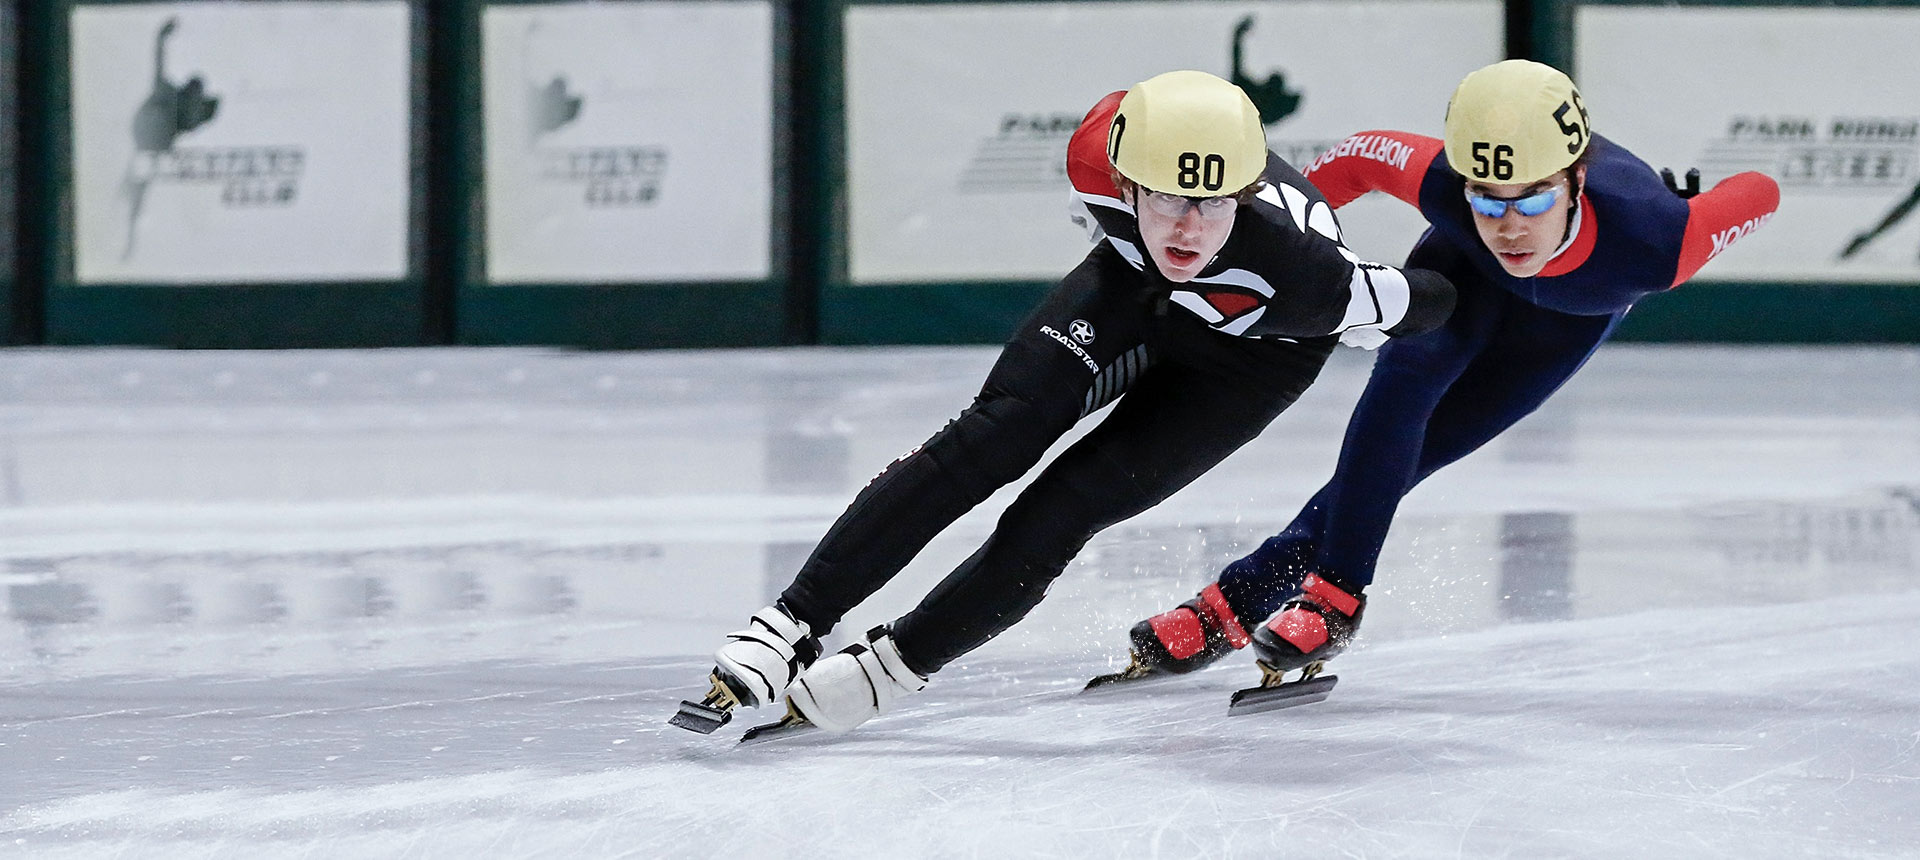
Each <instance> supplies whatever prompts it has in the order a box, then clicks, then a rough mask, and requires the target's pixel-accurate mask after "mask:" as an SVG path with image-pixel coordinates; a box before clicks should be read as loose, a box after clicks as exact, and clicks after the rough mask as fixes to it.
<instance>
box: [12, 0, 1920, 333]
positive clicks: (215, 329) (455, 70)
mask: <svg viewBox="0 0 1920 860" xmlns="http://www.w3.org/2000/svg"><path fill="white" fill-rule="evenodd" d="M200 2H205V3H214V2H218V3H227V4H236V3H238V4H247V3H252V4H272V3H275V2H281V0H200ZM607 2H608V3H610V4H611V3H617V2H620V0H607ZM680 2H682V3H693V4H698V3H702V2H713V3H721V2H732V3H735V4H738V3H742V2H751V0H680ZM1039 2H1041V0H1002V3H1001V4H999V5H1003V6H1008V7H1012V6H1023V5H1033V4H1035V3H1039ZM1141 2H1145V0H1106V2H1105V3H1104V4H1102V3H1100V2H1098V0H1086V2H1085V3H1082V4H1079V5H1087V6H1093V5H1111V6H1114V7H1115V8H1124V7H1129V6H1137V5H1138V4H1139V3H1141ZM151 5H154V4H153V3H152V2H151V0H149V2H146V3H134V2H130V0H47V2H33V3H20V4H4V5H0V80H5V81H8V82H12V83H13V84H14V85H13V86H8V87H4V88H0V126H3V127H0V261H4V265H0V338H4V342H5V343H7V344H11V345H36V344H47V345H108V344H123V345H144V346H158V347H176V348H317V347H388V346H411V345H442V344H465V345H555V346H569V347H579V348H588V349H646V348H698V347H733V346H769V345H783V344H814V343H819V344H965V343H997V342H1000V341H1002V340H1004V339H1005V338H1006V337H1007V336H1008V335H1009V334H1010V333H1011V332H1012V331H1013V329H1014V327H1015V326H1016V325H1017V324H1018V323H1019V321H1020V320H1021V319H1022V318H1023V317H1024V316H1025V314H1026V313H1027V312H1028V311H1029V310H1030V309H1031V308H1032V307H1033V305H1034V304H1035V303H1036V302H1037V301H1038V300H1039V298H1040V297H1041V296H1042V295H1044V294H1045V292H1046V291H1047V290H1048V289H1049V288H1050V287H1051V286H1052V280H1051V279H1050V278H1036V277H1031V276H1027V277H1021V278H1016V279H1008V280H995V279H979V278H967V277H951V276H946V275H941V276H935V277H930V278H925V279H906V278H888V277H881V278H878V279H870V280H868V281H865V282H860V283H856V282H855V280H854V278H853V277H852V275H851V274H850V269H851V264H850V260H851V257H852V251H851V250H850V249H851V247H852V245H853V238H854V237H853V236H852V235H851V229H852V228H851V227H850V226H849V215H848V211H849V201H850V198H851V196H852V192H851V190H850V180H851V177H849V176H848V169H849V168H848V165H849V134H850V132H849V125H848V105H847V99H848V92H847V38H848V34H847V16H848V14H849V12H850V10H854V9H875V8H885V9H888V10H891V11H895V12H898V13H900V14H903V15H910V14H913V13H915V12H916V11H917V10H926V11H930V12H931V11H938V10H946V9H953V8H958V7H965V6H980V5H982V4H979V3H968V2H959V0H920V2H915V3H905V2H896V0H767V5H768V6H769V7H770V9H771V17H772V22H773V30H772V44H771V45H769V46H767V51H768V52H769V53H770V56H771V58H772V60H771V64H770V68H771V73H772V80H771V81H770V92H771V94H772V98H771V100H770V101H771V105H770V109H769V112H770V114H771V116H770V122H771V127H772V135H771V141H770V146H769V148H768V150H767V152H766V154H765V160H764V163H758V164H752V165H743V166H742V168H741V169H743V170H756V171H765V173H766V175H767V176H768V177H769V184H770V186H771V188H770V194H769V195H768V197H767V199H766V201H765V202H764V205H765V206H766V207H767V209H768V211H767V213H766V218H765V222H766V223H767V224H768V228H767V229H768V231H769V234H770V235H769V236H768V237H767V248H768V255H769V261H768V265H767V274H766V276H765V277H764V278H747V279H741V278H734V277H727V278H716V279H713V280H697V279H688V278H684V277H662V278H631V279H624V280H623V279H618V278H614V279H606V278H601V279H596V280H594V281H592V282H584V281H583V282H569V281H565V280H558V279H555V280H537V279H536V280H532V281H529V280H528V279H525V278H521V279H517V280H514V281H511V282H497V281H496V280H495V279H494V278H493V276H492V275H490V269H491V268H492V267H491V265H490V264H491V262H492V261H490V260H489V259H488V248H487V229H488V225H487V217H488V216H487V212H488V207H487V203H488V201H487V199H486V194H487V192H486V189H487V187H488V186H487V176H486V166H485V155H484V148H485V140H486V138H485V123H484V121H483V118H484V113H483V111H484V110H485V104H484V99H483V98H482V90H483V79H482V78H483V75H482V62H481V57H482V53H483V51H482V23H481V22H482V19H483V17H484V16H485V14H486V11H487V10H488V9H489V8H501V7H531V6H541V5H545V4H543V3H542V2H540V0H406V5H407V8H408V10H409V15H410V19H411V26H412V31H411V35H410V59H409V63H410V69H411V74H410V81H409V84H408V93H407V101H408V104H409V105H410V111H411V119H410V123H411V130H410V133H409V136H408V153H407V164H408V165H409V168H408V170H407V175H406V179H405V181H404V184H405V186H406V187H405V189H404V194H405V197H406V218H405V224H404V227H403V229H404V231H405V237H404V244H405V248H406V252H405V265H404V267H403V270H402V271H401V272H399V273H398V274H397V275H396V276H394V277H390V278H381V279H371V280H369V279H364V278H349V279H342V280H323V279H308V280H270V279H257V280H241V281H228V282H218V283H215V282H206V283H180V282H165V283H162V282H157V281H155V282H142V281H138V280H124V281H116V282H113V283H86V284H83V283H80V282H79V279H78V278H77V276H76V271H77V266H76V255H77V252H76V241H77V240H76V233H77V227H76V221H75V218H76V215H75V199H76V192H75V188H74V185H75V176H74V173H75V169H74V162H75V157H76V156H75V141H74V127H75V126H74V117H73V115H72V106H73V103H74V102H73V99H74V93H73V86H74V81H73V77H74V75H73V72H72V70H73V65H72V57H71V51H72V44H71V38H72V34H71V27H70V24H71V21H72V15H73V12H74V10H75V9H76V8H81V7H94V8H99V7H114V6H127V7H139V6H151ZM160 5H172V6H180V7H193V6H194V5H196V4H195V2H194V0H182V2H178V3H172V4H166V3H162V4H160ZM1194 5H1196V6H1199V7H1208V8H1212V7H1219V6H1223V5H1224V6H1235V7H1237V6H1246V7H1248V8H1249V9H1254V10H1255V11H1262V10H1267V9H1271V8H1279V7H1278V6H1277V5H1275V4H1272V3H1268V4H1262V3H1244V4H1232V3H1226V4H1220V3H1211V4H1194ZM1582 6H1615V7H1623V6H1647V7H1650V8H1651V7H1672V8H1692V7H1724V6H1734V7H1743V8H1747V7H1752V8H1771V7H1788V8H1798V7H1808V8H1874V7H1920V0H1909V2H1851V3H1850V2H1786V3H1738V2H1735V3H1728V2H1717V3H1706V2H1679V3H1659V4H1654V3H1629V2H1612V0H1507V2H1505V3H1504V5H1503V7H1502V8H1503V11H1504V19H1503V25H1504V28H1505V33H1504V34H1503V40H1504V41H1503V44H1504V46H1505V52H1506V54H1507V55H1508V56H1520V57H1530V58H1534V59H1539V60H1542V61H1545V62H1549V63H1553V64H1555V65H1560V66H1562V67H1569V66H1571V65H1572V64H1573V57H1574V48H1573V39H1574V35H1573V33H1572V29H1573V27H1574V26H1575V24H1574V21H1575V17H1576V14H1577V11H1578V9H1579V8H1580V7H1582ZM180 62H181V63H183V64H189V65H190V62H191V61H190V60H182V61H180ZM23 70H24V71H23ZM191 71H193V69H191V68H189V67H187V65H176V66H175V68H174V71H173V74H174V75H175V76H176V77H184V76H185V74H187V73H188V72H191ZM1572 71H1573V72H1574V74H1575V76H1576V79H1578V75H1579V71H1578V70H1577V69H1572ZM965 84H966V81H956V82H955V86H956V87H960V86H964V85H965ZM1060 196H1061V198H1062V199H1063V200H1064V198H1065V187H1064V185H1062V187H1061V189H1060ZM496 202H497V201H496ZM633 240H634V241H641V242H644V241H646V240H647V237H644V236H635V237H634V239H633ZM1064 241H1069V242H1071V241H1075V240H1073V239H1072V238H1067V239H1065V240H1064ZM1061 273H1062V274H1064V269H1062V272H1061ZM1708 273H1709V274H1712V269H1711V267H1709V270H1708ZM1617 339H1619V340H1626V341H1652V342H1724V343H1861V342H1920V278H1916V279H1915V280H1914V281H1898V280H1895V281H1878V282H1838V281H1836V282H1809V281H1777V282H1765V281H1738V282H1735V281H1697V282H1694V283H1689V284H1687V285H1685V286H1683V287H1682V288H1681V289H1678V290H1674V291H1672V292H1670V293H1665V294H1660V295H1656V296H1652V297H1649V298H1648V299H1646V300H1644V301H1642V302H1641V303H1640V304H1639V305H1638V306H1636V307H1635V309H1634V310H1633V311H1632V313H1630V314H1629V315H1628V317H1627V319H1626V321H1625V322H1624V323H1623V324H1622V326H1621V328H1620V331H1619V333H1618V335H1617Z"/></svg>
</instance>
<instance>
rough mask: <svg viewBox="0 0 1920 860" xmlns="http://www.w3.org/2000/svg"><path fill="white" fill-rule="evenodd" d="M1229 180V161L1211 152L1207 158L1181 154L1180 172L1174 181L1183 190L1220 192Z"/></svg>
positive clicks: (1187, 153) (1191, 153)
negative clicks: (1221, 187) (1201, 189)
mask: <svg viewBox="0 0 1920 860" xmlns="http://www.w3.org/2000/svg"><path fill="white" fill-rule="evenodd" d="M1226 179H1227V160H1226V159H1225V158H1221V157H1220V154H1219V153H1215V152H1209V153H1207V155H1206V157H1205V158H1202V157H1200V153H1197V152H1183V153H1180V172H1179V173H1178V174H1177V175H1175V176H1174V181H1175V182H1178V183H1180V187H1181V188H1205V189H1206V190H1208V191H1219V190H1220V186H1221V184H1223V183H1225V182H1226Z"/></svg>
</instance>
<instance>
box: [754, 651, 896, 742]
mask: <svg viewBox="0 0 1920 860" xmlns="http://www.w3.org/2000/svg"><path fill="white" fill-rule="evenodd" d="M926 686H927V679H926V678H924V677H921V676H920V674H919V673H917V672H915V671H913V670H912V669H910V668H907V663H906V660H905V659H903V658H902V657H901V656H900V649H899V647H898V646H896V645H894V644H893V634H892V633H891V632H890V631H888V629H887V628H886V627H884V626H881V627H875V628H873V629H872V630H869V631H867V635H866V637H865V641H863V642H856V643H854V644H852V645H849V646H847V647H846V648H845V649H843V650H841V651H840V653H838V654H833V655H831V656H828V657H826V658H825V659H822V660H820V661H819V662H817V663H815V664H813V665H812V666H810V667H808V668H807V670H806V671H805V672H804V673H802V674H801V675H800V678H799V679H798V680H796V681H794V684H793V689H792V690H791V691H790V692H789V693H788V694H787V711H788V713H787V717H786V718H784V719H782V720H781V721H779V722H777V723H773V724H770V725H766V726H756V727H754V728H753V729H751V730H749V731H748V733H747V735H748V736H747V737H743V738H741V740H742V741H753V740H759V739H764V738H765V737H766V736H768V735H769V734H785V733H790V732H792V731H795V730H799V729H802V728H804V727H806V726H814V727H818V728H822V729H825V730H827V731H830V732H845V731H851V730H852V729H854V728H855V727H857V726H859V725H860V724H861V723H864V722H866V721H868V720H870V719H873V718H874V717H876V716H879V715H880V714H883V713H886V712H887V711H890V710H892V709H893V705H894V703H895V702H897V701H899V700H900V698H901V697H904V696H906V695H908V694H910V693H917V692H919V691H920V690H921V689H922V688H924V687H926Z"/></svg>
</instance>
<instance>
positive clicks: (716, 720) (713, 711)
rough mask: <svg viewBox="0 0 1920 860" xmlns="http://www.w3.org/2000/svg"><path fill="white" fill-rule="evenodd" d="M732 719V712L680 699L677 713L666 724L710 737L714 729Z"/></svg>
mask: <svg viewBox="0 0 1920 860" xmlns="http://www.w3.org/2000/svg"><path fill="white" fill-rule="evenodd" d="M732 719H733V712H732V711H724V710H721V709H719V708H712V707H708V706H706V705H703V704H700V703H699V702H689V701H687V700H685V699H682V700H680V710H679V712H678V713H675V714H674V715H673V716H671V717H668V718H667V722H668V723H670V724H672V725H676V726H679V727H680V728H683V729H686V730H687V731H690V732H699V733H701V734H703V735H710V734H713V732H714V730H715V729H718V728H720V727H721V726H724V725H726V724H727V722H728V721H730V720H732Z"/></svg>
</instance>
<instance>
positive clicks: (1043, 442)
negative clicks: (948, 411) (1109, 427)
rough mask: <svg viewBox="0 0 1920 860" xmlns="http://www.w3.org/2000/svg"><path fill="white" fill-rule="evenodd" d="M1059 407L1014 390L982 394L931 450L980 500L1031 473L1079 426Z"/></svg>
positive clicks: (943, 433)
mask: <svg viewBox="0 0 1920 860" xmlns="http://www.w3.org/2000/svg"><path fill="white" fill-rule="evenodd" d="M1056 412H1057V410H1051V409H1048V408H1046V406H1045V405H1044V404H1038V403H1035V402H1034V401H1032V400H1029V399H1025V398H1020V397H1015V396H1012V395H1005V394H1002V395H982V396H981V397H980V399H979V400H976V401H974V404H973V405H972V406H970V407H968V408H967V411H965V412H962V413H961V414H960V416H959V417H958V418H955V419H954V420H953V423H952V424H950V425H948V426H947V428H946V430H944V431H942V432H941V435H940V438H939V439H937V440H936V441H935V442H934V443H933V444H932V447H931V448H930V450H929V452H928V453H930V454H931V455H932V456H933V459H934V460H935V461H936V462H938V463H939V465H940V466H941V468H942V469H944V470H945V471H946V472H947V473H948V474H949V475H951V476H952V477H953V479H954V480H955V481H956V482H958V483H959V484H961V485H962V486H964V487H966V488H967V490H968V495H970V496H972V497H973V498H974V500H975V502H976V503H977V502H979V501H981V500H984V499H986V497H987V496H990V495H992V494H993V492H994V491H995V490H998V489H1000V488H1001V487H1003V486H1005V485H1006V484H1008V483H1010V482H1012V481H1013V480H1014V479H1016V478H1019V477H1020V476H1021V475H1024V474H1026V473H1027V470H1029V469H1031V468H1033V466H1034V464H1036V463H1038V462H1040V458H1041V457H1042V456H1043V455H1045V454H1046V453H1047V449H1048V448H1049V447H1051V446H1052V445H1053V443H1054V442H1055V441H1057V440H1058V439H1059V438H1060V436H1061V435H1062V434H1064V433H1066V431H1067V430H1068V428H1070V427H1072V426H1073V419H1072V418H1065V419H1064V420H1063V419H1062V418H1061V416H1060V415H1059V414H1055V413H1056Z"/></svg>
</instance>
